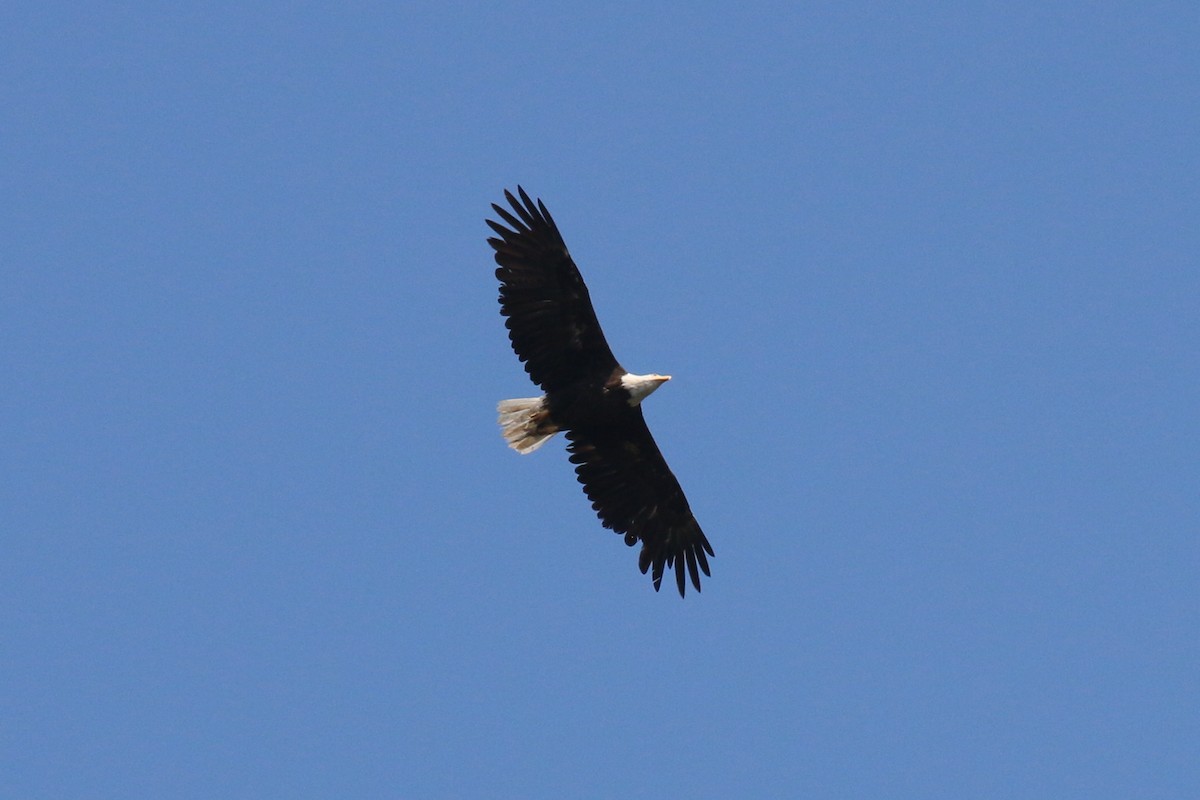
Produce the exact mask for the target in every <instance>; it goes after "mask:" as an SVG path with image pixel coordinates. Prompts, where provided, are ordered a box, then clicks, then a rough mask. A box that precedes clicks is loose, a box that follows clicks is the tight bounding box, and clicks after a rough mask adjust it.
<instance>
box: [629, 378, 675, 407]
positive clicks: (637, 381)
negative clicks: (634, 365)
mask: <svg viewBox="0 0 1200 800" xmlns="http://www.w3.org/2000/svg"><path fill="white" fill-rule="evenodd" d="M669 380H671V376H670V375H656V374H654V373H650V374H649V375H634V374H633V373H631V372H626V373H625V374H624V375H622V376H621V388H622V389H624V390H625V391H627V392H629V405H631V406H636V405H638V404H639V403H641V402H642V401H643V400H645V399H646V397H647V396H649V394H650V393H651V392H653V391H654V390H655V389H657V388H658V387H660V386H662V385H663V384H664V383H666V382H667V381H669Z"/></svg>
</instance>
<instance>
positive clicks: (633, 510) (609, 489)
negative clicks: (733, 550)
mask: <svg viewBox="0 0 1200 800" xmlns="http://www.w3.org/2000/svg"><path fill="white" fill-rule="evenodd" d="M567 439H568V440H569V441H570V444H569V445H568V446H567V450H568V451H569V452H570V453H571V463H572V464H574V465H575V475H576V477H577V478H578V479H579V482H580V483H582V484H583V490H584V493H585V494H587V496H588V499H589V500H591V501H592V508H593V509H595V511H596V514H597V515H598V516H599V517H600V522H601V523H602V524H603V525H604V527H606V528H610V529H612V530H613V531H616V532H617V533H620V534H624V535H625V541H626V543H628V544H630V545H632V544H633V543H634V542H635V541H640V542H641V543H642V550H641V552H640V553H639V554H638V568H639V569H640V570H641V571H642V573H643V574H645V573H646V571H647V570H649V571H650V577H651V579H652V580H653V581H654V589H655V591H657V590H658V589H659V588H660V587H661V585H662V579H663V573H664V572H665V571H666V570H667V569H669V568H674V570H675V584H676V586H677V588H678V589H679V594H680V596H683V595H684V592H685V588H686V587H685V577H687V578H690V579H691V583H692V585H693V586H694V587H695V588H696V591H700V573H701V572H703V573H704V574H705V575H711V573H710V572H709V570H708V559H707V558H706V557H705V554H707V555H710V556H711V555H713V549H712V545H710V544H709V543H708V539H707V538H705V536H704V532H703V531H702V530H700V525H699V523H697V522H696V518H695V516H694V515H693V514H692V509H691V507H690V506H689V505H688V501H687V498H686V497H685V496H684V494H683V489H682V488H680V486H679V481H678V480H676V479H675V475H674V474H672V472H671V469H670V467H668V466H667V462H666V460H665V459H664V458H663V457H662V452H661V451H660V450H659V449H658V445H657V444H656V443H655V441H654V437H653V436H651V435H650V429H649V428H647V427H646V420H645V418H644V417H643V416H642V410H641V408H640V407H637V408H631V409H630V410H629V413H628V414H627V415H624V416H623V417H622V418H621V419H620V420H618V421H617V422H615V423H614V424H611V425H607V426H605V427H604V428H597V429H588V428H575V429H572V430H570V431H568V432H567Z"/></svg>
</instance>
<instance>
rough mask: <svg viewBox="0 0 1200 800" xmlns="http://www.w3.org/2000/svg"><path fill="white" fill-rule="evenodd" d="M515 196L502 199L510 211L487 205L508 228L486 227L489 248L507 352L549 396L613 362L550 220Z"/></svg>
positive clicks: (526, 198)
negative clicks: (510, 349)
mask: <svg viewBox="0 0 1200 800" xmlns="http://www.w3.org/2000/svg"><path fill="white" fill-rule="evenodd" d="M517 193H518V194H519V195H520V199H518V198H517V197H516V196H514V195H513V193H512V192H509V191H507V190H505V192H504V197H505V199H506V200H507V201H508V202H509V204H510V205H511V206H512V210H511V211H510V210H508V209H506V208H503V207H502V206H500V205H496V204H493V205H492V209H493V210H494V211H495V212H496V214H497V215H498V216H499V217H500V219H501V220H503V221H504V222H505V223H507V224H508V225H509V228H506V227H504V225H502V224H500V223H499V222H496V221H494V220H490V219H489V220H486V222H487V224H488V226H489V227H490V228H491V229H492V230H493V231H495V232H496V234H497V235H498V237H499V238H496V237H491V238H489V239H488V240H487V241H488V244H489V245H491V247H492V249H493V250H495V260H496V264H497V269H496V278H497V280H499V281H500V313H501V315H502V316H504V317H507V320H506V321H505V327H506V328H507V329H508V338H509V341H510V342H511V343H512V347H513V351H514V352H515V353H516V354H517V357H518V358H520V359H521V361H522V362H523V363H524V365H525V371H526V372H527V373H529V377H530V378H532V379H533V382H534V383H536V384H538V385H539V386H541V387H542V389H544V390H545V391H548V392H549V391H553V390H554V389H556V388H561V387H562V386H565V385H569V384H570V383H573V382H574V381H576V380H578V379H579V378H580V377H582V376H583V375H584V374H585V373H588V372H598V373H599V372H603V373H607V372H609V371H611V370H612V369H613V368H614V367H616V366H617V360H616V358H615V357H614V356H613V354H612V350H611V349H610V348H609V346H608V342H607V341H606V340H605V338H604V331H603V330H601V328H600V322H599V321H598V320H597V319H596V312H595V309H593V308H592V300H591V297H590V296H589V294H588V290H587V285H586V284H585V283H584V281H583V277H582V276H581V275H580V274H579V268H578V267H576V266H575V262H574V261H573V260H572V259H571V255H570V253H568V252H567V247H566V244H565V243H564V242H563V239H562V235H561V234H560V233H559V231H558V226H557V225H556V224H555V222H554V218H553V217H551V216H550V212H549V211H548V210H547V209H546V206H545V204H544V203H542V201H540V200H538V201H537V202H536V203H535V202H534V201H533V199H532V198H530V196H529V195H528V194H527V193H526V192H525V190H524V189H523V188H521V187H519V186H518V187H517ZM510 228H511V230H510Z"/></svg>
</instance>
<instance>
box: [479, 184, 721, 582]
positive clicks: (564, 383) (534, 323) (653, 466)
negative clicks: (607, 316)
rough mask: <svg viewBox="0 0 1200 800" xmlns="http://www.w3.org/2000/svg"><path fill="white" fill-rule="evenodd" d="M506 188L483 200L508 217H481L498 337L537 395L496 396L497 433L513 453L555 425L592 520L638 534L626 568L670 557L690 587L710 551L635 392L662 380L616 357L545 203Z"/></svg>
mask: <svg viewBox="0 0 1200 800" xmlns="http://www.w3.org/2000/svg"><path fill="white" fill-rule="evenodd" d="M517 194H518V195H519V196H520V199H519V200H518V199H517V197H514V196H513V194H512V192H509V191H507V190H505V192H504V197H505V199H506V200H507V201H508V204H509V205H510V206H511V207H512V210H511V211H509V210H508V209H505V208H502V207H501V206H499V205H496V204H494V203H493V204H492V208H493V209H494V210H495V212H496V213H497V214H498V215H499V216H500V219H502V220H503V221H504V223H506V224H507V225H508V227H505V226H504V225H503V224H501V223H499V222H495V221H493V220H490V219H489V220H487V224H488V225H489V226H490V227H491V229H492V230H493V231H495V232H496V234H497V235H498V236H499V238H489V239H488V244H490V245H491V246H492V248H493V249H494V250H495V251H496V263H497V264H498V265H499V267H498V268H497V269H496V278H497V279H498V280H499V281H500V313H501V315H502V316H504V317H507V318H508V319H507V321H506V322H505V327H507V328H508V338H509V339H510V340H511V342H512V347H513V350H514V351H515V352H516V354H517V357H518V358H519V359H520V360H521V361H522V362H524V364H525V371H526V372H528V373H529V377H530V378H531V379H532V380H533V382H534V383H536V384H538V385H539V386H540V387H541V388H542V390H543V391H544V392H545V394H544V395H542V396H541V397H527V398H522V399H517V400H504V401H502V402H501V403H500V404H499V406H497V411H498V412H499V415H500V416H499V422H500V429H501V432H502V433H503V435H504V438H505V439H506V440H507V441H508V445H509V447H511V448H513V449H514V450H516V451H517V452H518V453H522V454H525V453H532V452H533V451H534V450H536V449H538V448H539V447H541V446H542V445H543V444H545V443H546V441H547V440H548V439H550V437H552V436H554V434H556V433H558V432H559V431H563V432H564V433H565V434H566V437H567V441H568V444H567V451H568V452H569V453H570V460H571V463H572V464H574V465H575V475H576V477H577V478H578V479H579V482H580V483H581V484H583V491H584V493H585V494H586V495H587V497H588V499H589V500H591V502H592V508H593V509H595V511H596V514H597V516H599V517H600V522H601V523H602V524H603V525H604V527H606V528H610V529H611V530H613V531H615V532H616V533H619V534H622V535H624V537H625V544H627V545H629V546H630V547H632V546H633V545H635V544H636V543H637V542H639V541H640V542H641V543H642V549H641V552H640V554H639V555H638V568H639V569H641V571H642V574H645V573H646V571H647V570H649V571H650V576H651V578H652V579H653V581H654V590H655V591H658V589H659V588H660V587H661V586H662V578H663V571H664V570H665V569H667V568H670V567H674V569H675V584H676V586H678V587H679V595H680V597H682V596H683V595H684V586H685V581H684V577H685V576H684V573H685V570H686V573H687V576H689V577H690V578H691V581H692V585H693V586H695V587H696V591H700V573H701V572H703V573H704V574H705V575H711V574H712V573H710V572H709V571H708V558H707V557H706V556H705V554H706V553H707V554H708V555H709V556H711V555H713V549H712V546H711V545H710V544H709V543H708V539H706V538H705V536H704V532H703V531H701V530H700V526H699V525H698V524H697V523H696V518H695V517H694V516H692V510H691V508H690V507H689V506H688V501H687V498H686V497H684V496H683V490H682V489H681V488H680V487H679V481H677V480H676V479H675V476H674V475H673V474H672V473H671V470H670V468H669V467H668V466H667V462H666V461H664V460H663V457H662V453H660V452H659V450H658V445H656V444H655V443H654V437H652V436H651V435H650V430H649V429H648V428H647V427H646V421H645V419H644V418H643V417H642V409H641V402H642V401H643V400H645V399H646V397H647V396H649V395H650V394H651V393H652V392H653V391H654V390H656V389H658V387H660V386H662V385H663V384H664V383H665V382H666V381H668V380H670V379H671V378H670V376H669V375H658V374H654V373H651V374H649V375H634V374H632V373H630V372H627V371H626V370H625V369H624V368H623V367H622V366H621V365H620V364H618V363H617V359H616V358H615V357H613V354H612V351H611V350H610V349H609V347H608V342H606V341H605V339H604V332H603V331H602V330H600V323H599V322H597V320H596V312H595V311H594V310H593V309H592V301H591V298H590V297H589V296H588V290H587V287H586V286H585V285H584V283H583V278H582V277H581V276H580V274H579V269H578V267H576V266H575V262H574V261H572V260H571V255H570V253H568V252H567V246H566V245H565V244H564V243H563V239H562V235H561V234H559V232H558V226H557V225H555V224H554V219H553V218H551V216H550V212H549V211H547V210H546V206H545V205H544V204H543V203H542V201H541V200H538V201H537V202H536V203H535V202H534V201H533V200H531V199H530V197H529V195H528V194H526V193H525V190H524V189H522V188H521V187H519V186H518V187H517ZM685 565H686V566H685Z"/></svg>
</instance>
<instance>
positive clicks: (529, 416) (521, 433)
mask: <svg viewBox="0 0 1200 800" xmlns="http://www.w3.org/2000/svg"><path fill="white" fill-rule="evenodd" d="M496 411H497V412H499V414H500V416H499V419H498V422H499V423H500V432H501V434H503V436H504V438H505V440H506V441H507V442H508V446H509V447H511V448H512V449H513V450H516V451H517V452H518V453H520V454H521V455H525V454H526V453H532V452H533V451H534V450H537V449H538V448H539V447H541V446H542V445H544V444H545V443H546V442H547V440H549V439H550V437H551V436H553V435H554V434H556V433H558V428H557V427H556V426H555V425H554V423H553V422H552V421H551V420H550V412H549V411H548V410H547V409H546V398H544V397H521V398H518V399H516V400H501V401H500V404H499V405H498V406H496Z"/></svg>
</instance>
